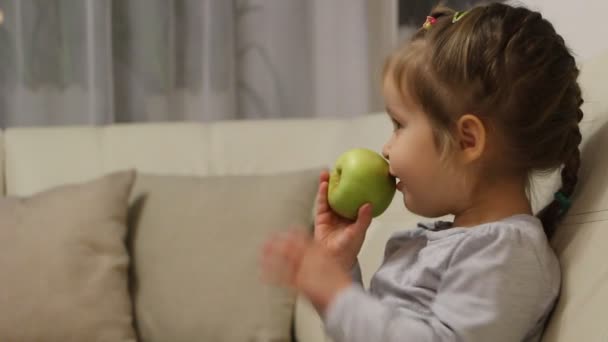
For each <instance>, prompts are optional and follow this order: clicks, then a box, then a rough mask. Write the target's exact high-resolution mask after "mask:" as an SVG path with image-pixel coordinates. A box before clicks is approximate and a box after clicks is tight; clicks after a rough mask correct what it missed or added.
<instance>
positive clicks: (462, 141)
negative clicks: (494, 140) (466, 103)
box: [456, 114, 486, 163]
mask: <svg viewBox="0 0 608 342" xmlns="http://www.w3.org/2000/svg"><path fill="white" fill-rule="evenodd" d="M456 138H457V142H458V148H459V152H460V153H459V154H460V155H461V156H462V157H463V161H464V162H465V163H469V162H473V161H476V160H478V159H479V158H480V157H481V156H482V155H483V153H484V151H485V149H486V127H485V125H484V124H483V122H482V121H481V120H480V119H479V118H478V117H477V116H475V115H473V114H465V115H463V116H461V117H460V118H459V119H458V122H457V123H456Z"/></svg>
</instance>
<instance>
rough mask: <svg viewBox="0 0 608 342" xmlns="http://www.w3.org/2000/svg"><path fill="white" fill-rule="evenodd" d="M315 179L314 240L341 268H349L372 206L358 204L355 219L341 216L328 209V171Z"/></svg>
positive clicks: (362, 237)
mask: <svg viewBox="0 0 608 342" xmlns="http://www.w3.org/2000/svg"><path fill="white" fill-rule="evenodd" d="M319 180H320V181H319V191H318V193H317V212H316V215H315V233H314V239H315V241H316V242H318V244H319V245H320V246H322V247H323V248H324V249H325V250H326V251H327V253H328V254H329V255H331V256H332V257H334V258H335V259H336V260H337V261H338V263H339V264H340V265H341V266H342V268H343V269H344V270H346V271H350V270H351V269H352V267H353V266H354V265H355V262H356V261H357V255H358V254H359V251H360V250H361V246H363V241H364V240H365V233H366V232H367V228H368V227H369V225H370V224H371V222H372V206H371V204H369V203H368V204H364V205H363V206H361V208H359V213H358V215H357V220H356V221H352V220H349V219H346V218H343V217H341V216H339V215H338V214H336V213H335V212H334V211H332V210H331V208H330V207H329V203H328V201H327V189H328V185H329V183H328V182H329V173H328V172H327V171H323V172H322V173H321V176H320V177H319Z"/></svg>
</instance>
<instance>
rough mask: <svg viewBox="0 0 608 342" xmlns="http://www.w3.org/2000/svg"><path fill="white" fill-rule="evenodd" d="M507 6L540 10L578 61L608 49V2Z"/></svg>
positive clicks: (553, 0)
mask: <svg viewBox="0 0 608 342" xmlns="http://www.w3.org/2000/svg"><path fill="white" fill-rule="evenodd" d="M510 3H512V4H513V3H514V4H523V5H524V6H526V7H528V8H530V9H534V10H538V11H540V12H541V13H542V14H543V16H544V17H545V18H547V19H548V20H549V21H551V22H552V23H553V25H554V26H555V29H556V30H557V31H558V33H560V34H561V35H562V36H563V37H564V39H565V40H566V43H567V44H568V46H569V47H570V48H571V49H572V50H573V52H574V53H575V54H576V55H577V57H578V59H579V61H585V60H587V59H589V58H592V57H594V56H597V55H599V54H600V53H601V52H604V51H607V50H608V20H607V19H606V18H607V16H608V1H605V0H577V1H572V0H519V1H510Z"/></svg>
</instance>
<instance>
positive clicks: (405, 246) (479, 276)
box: [323, 215, 560, 342]
mask: <svg viewBox="0 0 608 342" xmlns="http://www.w3.org/2000/svg"><path fill="white" fill-rule="evenodd" d="M559 289H560V269H559V263H558V260H557V257H556V256H555V253H554V252H553V250H552V249H551V247H550V246H549V243H548V241H547V238H546V236H545V234H544V232H543V228H542V225H541V223H540V221H539V220H538V219H537V218H536V217H534V216H530V215H516V216H512V217H509V218H506V219H504V220H501V221H497V222H492V223H487V224H482V225H479V226H476V227H469V228H458V227H451V224H450V223H447V222H441V221H439V222H435V223H432V224H419V225H418V227H417V228H416V229H413V230H408V231H403V232H399V233H396V234H394V235H393V236H392V237H391V238H390V239H389V241H388V242H387V244H386V249H385V255H384V261H383V263H382V266H381V267H380V268H379V269H378V271H377V272H376V273H375V275H374V276H373V278H372V280H371V283H370V289H369V292H365V291H364V290H363V287H362V285H361V282H360V277H359V279H358V282H354V283H353V285H352V286H351V287H349V288H347V289H346V290H344V291H342V292H341V293H340V294H339V295H338V296H337V297H336V298H335V300H334V301H333V302H332V303H331V304H330V306H329V307H328V308H327V312H326V314H325V317H324V318H323V319H324V322H325V329H326V331H327V333H328V335H329V336H330V337H332V338H333V340H334V341H335V342H342V341H344V342H346V341H348V342H371V341H374V342H385V341H386V342H388V341H391V342H393V341H394V342H396V341H416V342H426V341H467V342H469V341H470V342H475V341H480V342H488V341H492V342H502V341H505V342H507V341H508V342H513V341H539V340H540V337H541V334H542V330H543V327H544V325H545V322H546V320H547V317H548V315H549V314H550V312H551V310H552V308H553V306H554V303H555V300H556V298H557V296H558V294H559Z"/></svg>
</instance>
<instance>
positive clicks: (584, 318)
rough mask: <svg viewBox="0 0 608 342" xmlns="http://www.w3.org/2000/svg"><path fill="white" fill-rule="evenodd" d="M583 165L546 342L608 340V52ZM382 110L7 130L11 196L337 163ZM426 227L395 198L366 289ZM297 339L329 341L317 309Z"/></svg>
mask: <svg viewBox="0 0 608 342" xmlns="http://www.w3.org/2000/svg"><path fill="white" fill-rule="evenodd" d="M581 81H582V85H583V89H584V96H585V99H586V103H585V107H584V109H585V117H584V120H583V122H582V123H581V127H582V131H583V135H584V140H583V145H582V156H583V166H582V169H581V172H580V182H579V186H578V188H577V191H576V196H575V199H574V205H573V207H572V209H571V210H570V212H569V214H568V216H567V218H566V219H565V221H564V223H563V225H562V226H561V227H560V229H559V231H558V233H557V235H556V236H555V238H554V239H553V241H552V243H553V246H554V247H555V249H556V251H557V253H558V255H559V257H560V260H561V263H562V267H563V288H562V294H561V299H560V301H559V304H558V306H557V308H556V311H555V313H554V315H553V317H552V319H551V321H550V323H549V325H548V330H547V332H546V334H545V337H544V341H552V342H556V341H564V342H570V341H585V342H600V341H604V342H605V341H608V324H607V323H608V318H607V317H608V314H607V312H608V311H607V310H608V309H607V308H608V262H606V260H608V178H607V177H606V173H607V171H608V154H607V152H606V148H608V84H607V83H608V53H606V54H603V55H602V56H600V57H598V58H596V59H594V60H591V61H589V62H588V63H585V65H584V66H583V73H582V76H581ZM390 130H391V127H390V123H389V120H388V119H387V118H386V117H385V116H384V114H382V113H376V114H370V115H367V116H363V117H360V118H357V119H352V120H337V119H336V120H332V119H328V120H284V121H279V120H273V121H234V122H217V123H210V124H196V123H154V124H131V125H114V126H108V127H55V128H15V129H8V130H6V131H5V132H4V133H3V136H2V140H1V143H2V145H3V146H2V147H3V148H2V149H1V151H2V155H1V157H2V161H3V165H4V167H3V168H0V172H2V173H3V175H2V176H3V177H4V183H0V186H2V190H3V192H4V193H5V194H10V195H29V194H32V193H34V192H37V191H39V190H43V189H46V188H49V187H51V186H55V185H60V184H64V183H72V182H75V181H84V180H88V179H91V178H94V177H97V176H100V175H102V174H106V173H109V172H111V171H114V170H121V169H125V168H129V167H135V168H137V169H138V170H140V171H144V172H153V173H167V174H184V175H236V174H239V175H243V174H264V173H273V172H279V171H290V170H300V169H306V168H310V167H317V166H330V165H331V163H332V162H333V161H334V160H335V158H336V157H337V156H338V155H339V154H340V153H341V152H343V151H344V150H346V149H348V148H351V147H360V146H363V147H369V148H372V149H374V150H377V151H379V150H380V148H381V146H382V144H383V143H384V141H385V139H386V138H387V137H388V135H389V133H390ZM555 180H556V177H555V175H554V176H552V177H549V178H548V179H542V180H540V181H538V182H537V183H536V184H537V186H536V187H535V189H534V191H533V193H534V196H535V197H534V203H535V208H538V207H539V205H540V203H543V202H544V201H546V200H547V199H548V198H550V197H551V194H552V193H553V191H554V187H555ZM418 220H420V218H419V217H416V216H414V215H412V214H410V213H407V212H406V211H405V210H404V209H402V204H401V200H400V199H398V200H395V201H393V204H392V205H391V207H390V208H389V209H388V211H387V212H386V213H385V214H384V215H383V216H381V217H379V218H377V219H375V221H374V223H373V225H372V227H371V228H370V231H369V234H368V238H367V240H366V242H365V245H364V247H363V250H362V251H361V254H360V263H361V265H362V270H363V279H364V282H366V283H367V282H368V281H369V278H370V277H371V275H372V273H373V272H374V270H375V269H376V268H377V267H378V265H379V264H380V262H381V257H382V250H383V247H384V242H385V241H386V239H387V238H388V236H389V235H390V234H391V233H392V232H393V231H395V230H397V229H407V228H410V227H412V226H414V225H415V222H417V221H418ZM295 328H296V337H297V339H298V340H299V341H301V342H320V341H325V340H326V337H325V335H324V333H323V327H322V324H321V321H320V320H319V318H318V317H317V315H316V314H315V313H314V311H312V310H311V308H310V306H309V305H308V303H307V302H306V301H305V300H303V299H301V298H300V299H299V300H298V303H297V305H296V308H295Z"/></svg>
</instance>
